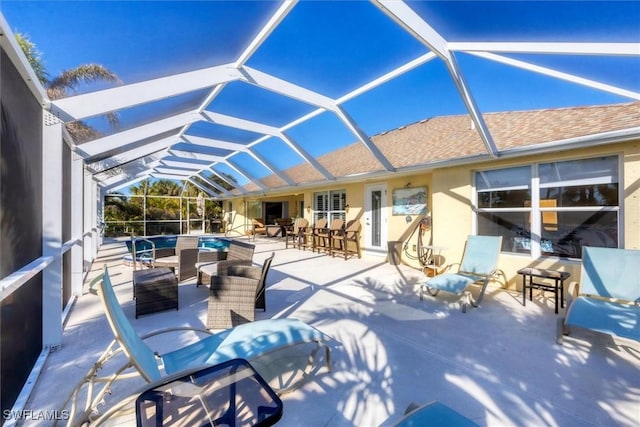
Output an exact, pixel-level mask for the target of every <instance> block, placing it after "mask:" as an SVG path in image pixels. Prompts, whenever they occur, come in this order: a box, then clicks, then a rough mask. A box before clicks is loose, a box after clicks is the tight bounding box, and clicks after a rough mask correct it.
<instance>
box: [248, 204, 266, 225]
mask: <svg viewBox="0 0 640 427" xmlns="http://www.w3.org/2000/svg"><path fill="white" fill-rule="evenodd" d="M246 217H247V218H249V219H252V218H256V219H262V220H263V221H264V218H262V202H259V201H256V200H250V201H247V205H246Z"/></svg>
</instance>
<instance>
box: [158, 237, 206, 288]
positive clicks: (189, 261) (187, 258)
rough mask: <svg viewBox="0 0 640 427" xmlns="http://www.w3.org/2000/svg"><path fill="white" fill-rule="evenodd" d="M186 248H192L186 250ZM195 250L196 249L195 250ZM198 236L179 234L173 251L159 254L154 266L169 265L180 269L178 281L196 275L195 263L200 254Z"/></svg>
mask: <svg viewBox="0 0 640 427" xmlns="http://www.w3.org/2000/svg"><path fill="white" fill-rule="evenodd" d="M185 249H192V250H191V251H185ZM194 250H195V251H194ZM197 250H198V236H178V239H177V240H176V247H175V248H174V249H173V253H171V254H169V255H167V256H159V255H158V254H156V258H155V259H154V260H153V266H154V267H168V268H171V269H172V270H174V271H175V270H176V269H178V273H177V276H178V282H182V281H183V280H186V279H188V278H190V277H194V276H195V275H196V270H195V267H194V266H195V264H196V259H197V256H198V252H197Z"/></svg>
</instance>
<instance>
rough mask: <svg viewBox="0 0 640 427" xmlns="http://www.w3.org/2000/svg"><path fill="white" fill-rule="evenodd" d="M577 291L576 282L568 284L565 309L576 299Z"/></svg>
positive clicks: (578, 286)
mask: <svg viewBox="0 0 640 427" xmlns="http://www.w3.org/2000/svg"><path fill="white" fill-rule="evenodd" d="M579 289H580V285H579V284H578V282H576V281H573V282H571V283H569V289H567V309H568V308H569V306H570V305H571V303H572V302H573V300H574V299H575V298H577V297H578V291H579Z"/></svg>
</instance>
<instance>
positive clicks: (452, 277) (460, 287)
mask: <svg viewBox="0 0 640 427" xmlns="http://www.w3.org/2000/svg"><path fill="white" fill-rule="evenodd" d="M478 280H484V277H482V276H476V275H475V274H468V273H445V274H441V275H439V276H435V277H433V278H432V279H429V280H427V281H426V282H425V283H424V286H427V287H429V288H432V289H438V290H441V291H447V292H452V293H454V294H458V295H459V294H461V293H462V292H463V291H464V290H465V289H466V288H467V286H469V285H470V284H472V283H474V282H477V281H478Z"/></svg>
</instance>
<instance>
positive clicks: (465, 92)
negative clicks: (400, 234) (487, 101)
mask: <svg viewBox="0 0 640 427" xmlns="http://www.w3.org/2000/svg"><path fill="white" fill-rule="evenodd" d="M377 3H378V4H379V5H380V7H381V9H382V10H383V12H385V13H386V14H387V15H389V16H390V17H392V18H393V19H394V20H395V21H396V22H398V23H399V24H400V25H401V26H402V27H403V28H404V29H405V30H407V31H408V32H409V33H411V34H412V35H413V36H414V37H415V38H416V39H417V40H418V41H420V42H421V43H423V44H424V45H425V46H427V47H428V48H429V49H431V50H432V51H434V52H435V53H436V54H437V55H438V56H439V57H440V58H442V60H443V61H444V63H445V65H446V66H447V69H448V70H449V74H450V75H451V78H452V79H453V82H454V83H455V85H456V88H457V89H458V93H459V94H460V97H461V98H462V101H463V102H464V104H465V106H466V108H467V111H468V112H469V115H470V116H471V120H472V121H473V123H474V124H475V126H476V129H477V131H478V134H479V135H480V138H481V139H482V142H483V143H484V145H485V147H486V149H487V151H488V153H489V155H490V156H491V157H497V156H498V148H497V147H496V144H495V142H494V141H493V137H492V136H491V133H490V132H489V128H488V127H487V124H486V123H485V121H484V119H483V117H482V115H481V114H480V110H479V108H478V106H477V105H476V102H475V100H474V99H473V96H472V95H471V91H470V90H469V87H468V86H467V84H466V82H465V80H464V76H463V74H462V72H461V71H460V67H459V66H458V63H457V61H456V58H455V57H454V56H453V54H452V53H451V52H450V51H449V48H448V46H447V41H446V40H445V39H444V38H443V37H442V36H440V34H438V33H437V32H436V31H435V30H434V29H433V28H432V27H431V26H430V25H429V24H427V23H426V22H425V21H424V20H423V19H422V17H421V16H420V15H418V14H417V13H416V12H414V10H413V9H411V8H410V7H409V6H408V5H407V4H406V3H404V2H400V1H390V0H379V1H377Z"/></svg>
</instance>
